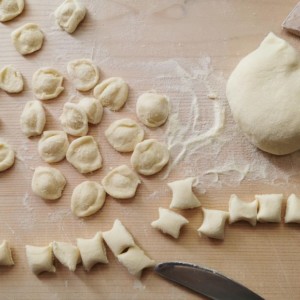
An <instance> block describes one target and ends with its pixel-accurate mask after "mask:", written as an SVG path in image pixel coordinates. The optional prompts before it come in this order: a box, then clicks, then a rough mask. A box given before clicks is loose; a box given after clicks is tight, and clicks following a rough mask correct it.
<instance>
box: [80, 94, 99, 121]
mask: <svg viewBox="0 0 300 300" xmlns="http://www.w3.org/2000/svg"><path fill="white" fill-rule="evenodd" d="M78 105H79V106H80V107H81V108H82V109H83V110H84V111H85V112H86V115H87V118H88V122H89V123H91V124H94V125H96V124H99V123H100V122H101V119H102V116H103V107H102V105H101V103H100V101H98V100H97V99H95V98H92V97H86V98H82V99H81V100H80V101H79V102H78Z"/></svg>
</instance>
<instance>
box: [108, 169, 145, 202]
mask: <svg viewBox="0 0 300 300" xmlns="http://www.w3.org/2000/svg"><path fill="white" fill-rule="evenodd" d="M140 183H141V181H140V179H139V177H138V176H137V175H136V173H135V172H133V171H132V170H131V169H130V168H129V167H127V166H126V165H121V166H119V167H116V168H114V169H113V170H111V171H110V172H109V173H108V174H107V175H106V176H105V177H104V178H103V180H102V185H103V187H104V189H105V191H106V193H107V194H109V195H110V196H112V197H114V198H116V199H128V198H132V197H133V196H134V195H135V193H136V189H137V187H138V185H139V184H140Z"/></svg>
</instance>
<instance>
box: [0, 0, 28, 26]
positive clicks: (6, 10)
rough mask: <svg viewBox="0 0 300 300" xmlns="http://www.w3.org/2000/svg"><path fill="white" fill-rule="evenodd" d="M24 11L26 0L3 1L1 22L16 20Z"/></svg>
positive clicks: (0, 12) (0, 3) (0, 6)
mask: <svg viewBox="0 0 300 300" xmlns="http://www.w3.org/2000/svg"><path fill="white" fill-rule="evenodd" d="M23 9H24V0H2V1H0V22H6V21H9V20H12V19H14V18H15V17H16V16H18V15H19V14H20V13H21V12H22V11H23Z"/></svg>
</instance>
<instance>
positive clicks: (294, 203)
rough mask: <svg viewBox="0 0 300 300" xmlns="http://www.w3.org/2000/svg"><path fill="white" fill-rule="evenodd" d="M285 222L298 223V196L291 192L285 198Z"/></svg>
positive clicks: (299, 220) (299, 203) (299, 210)
mask: <svg viewBox="0 0 300 300" xmlns="http://www.w3.org/2000/svg"><path fill="white" fill-rule="evenodd" d="M284 221H285V223H300V198H299V197H297V196H296V195H295V194H291V195H290V196H289V198H288V199H287V203H286V212H285V218H284Z"/></svg>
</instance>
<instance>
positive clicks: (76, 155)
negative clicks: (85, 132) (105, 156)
mask: <svg viewBox="0 0 300 300" xmlns="http://www.w3.org/2000/svg"><path fill="white" fill-rule="evenodd" d="M66 158H67V161H68V162H69V163H70V164H71V165H72V166H73V167H74V168H76V169H77V171H78V172H80V173H82V174H85V173H90V172H93V171H96V170H98V169H100V168H101V167H102V156H101V154H100V152H99V149H98V145H97V142H96V141H95V139H94V138H93V137H92V136H83V137H80V138H78V139H76V140H74V141H73V142H72V143H71V144H70V146H69V149H68V151H67V155H66Z"/></svg>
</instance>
